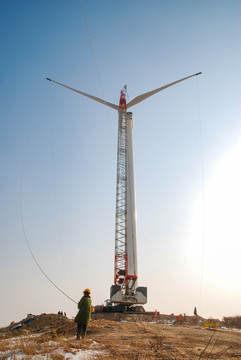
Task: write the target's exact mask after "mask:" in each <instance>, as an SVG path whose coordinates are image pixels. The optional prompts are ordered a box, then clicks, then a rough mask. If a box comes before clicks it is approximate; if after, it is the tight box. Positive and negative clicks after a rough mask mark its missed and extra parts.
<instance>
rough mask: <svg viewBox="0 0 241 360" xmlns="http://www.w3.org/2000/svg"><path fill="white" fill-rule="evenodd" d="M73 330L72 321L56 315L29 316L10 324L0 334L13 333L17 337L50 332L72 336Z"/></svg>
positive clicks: (74, 327)
mask: <svg viewBox="0 0 241 360" xmlns="http://www.w3.org/2000/svg"><path fill="white" fill-rule="evenodd" d="M75 330H76V326H75V323H74V322H73V320H70V319H68V318H67V317H66V316H62V315H56V314H41V315H31V317H27V318H25V319H23V320H21V321H19V322H18V323H11V325H9V326H8V327H7V328H3V329H0V331H1V332H11V333H13V332H14V333H16V334H18V335H22V334H29V333H46V334H47V333H50V332H55V333H56V334H58V335H65V334H74V333H75Z"/></svg>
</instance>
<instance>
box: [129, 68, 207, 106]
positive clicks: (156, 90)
mask: <svg viewBox="0 0 241 360" xmlns="http://www.w3.org/2000/svg"><path fill="white" fill-rule="evenodd" d="M200 74H202V73H201V72H199V73H197V74H193V75H190V76H187V77H185V78H183V79H180V80H177V81H174V82H172V83H170V84H167V85H164V86H162V87H160V88H158V89H155V90H152V91H149V92H147V93H145V94H142V95H139V96H137V97H136V98H134V99H133V100H131V101H130V102H129V103H128V104H127V105H126V108H127V109H129V108H130V107H131V106H134V105H136V104H138V103H139V102H141V101H143V100H145V99H147V98H149V97H150V96H152V95H154V94H156V93H158V92H159V91H162V90H165V89H166V88H168V87H170V86H172V85H175V84H178V83H179V82H181V81H184V80H187V79H190V78H191V77H193V76H196V75H200Z"/></svg>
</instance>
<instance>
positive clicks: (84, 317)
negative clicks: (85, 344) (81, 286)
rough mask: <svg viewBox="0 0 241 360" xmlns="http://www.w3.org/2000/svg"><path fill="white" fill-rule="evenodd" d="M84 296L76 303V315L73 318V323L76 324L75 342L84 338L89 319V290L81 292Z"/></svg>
mask: <svg viewBox="0 0 241 360" xmlns="http://www.w3.org/2000/svg"><path fill="white" fill-rule="evenodd" d="M83 294H84V296H82V298H81V299H80V301H79V303H78V309H79V311H78V314H77V315H76V316H75V319H74V321H75V322H76V323H77V336H76V340H80V336H81V337H82V338H84V337H85V336H86V333H87V325H88V324H89V322H90V317H91V297H90V289H85V290H84V291H83Z"/></svg>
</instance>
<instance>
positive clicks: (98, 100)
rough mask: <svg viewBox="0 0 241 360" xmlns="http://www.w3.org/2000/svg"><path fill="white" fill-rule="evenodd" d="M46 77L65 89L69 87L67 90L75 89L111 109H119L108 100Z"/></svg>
mask: <svg viewBox="0 0 241 360" xmlns="http://www.w3.org/2000/svg"><path fill="white" fill-rule="evenodd" d="M46 79H47V80H49V81H52V82H54V83H55V84H58V85H61V86H63V87H65V88H67V89H69V90H72V91H75V92H77V93H78V94H81V95H84V96H87V97H88V98H90V99H92V100H95V101H97V102H99V103H101V104H103V105H106V106H109V107H110V108H112V109H115V110H118V109H119V106H118V105H115V104H111V103H109V102H107V101H105V100H102V99H99V98H97V97H96V96H93V95H89V94H86V93H84V92H82V91H79V90H76V89H73V88H71V87H69V86H67V85H64V84H61V83H59V82H57V81H54V80H52V79H49V78H46Z"/></svg>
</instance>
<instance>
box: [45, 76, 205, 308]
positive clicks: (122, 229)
mask: <svg viewBox="0 0 241 360" xmlns="http://www.w3.org/2000/svg"><path fill="white" fill-rule="evenodd" d="M200 74H201V72H199V73H197V74H193V75H190V76H187V77H185V78H182V79H180V80H177V81H174V82H172V83H170V84H167V85H164V86H162V87H160V88H158V89H155V90H152V91H149V92H147V93H145V94H142V95H139V96H137V97H136V98H134V99H133V100H131V101H130V102H129V103H128V104H126V86H125V87H124V89H123V90H121V93H120V101H119V106H118V105H115V104H111V103H109V102H107V101H105V100H103V99H100V98H97V97H95V96H92V95H89V94H86V93H84V92H82V91H79V90H76V89H73V88H71V87H69V86H66V85H63V84H61V83H59V82H57V81H54V80H52V79H49V78H47V80H49V81H52V82H54V83H56V84H58V85H61V86H64V87H65V88H67V89H69V90H72V91H75V92H77V93H79V94H81V95H84V96H87V97H88V98H90V99H92V100H95V101H97V102H99V103H101V104H104V105H106V106H109V107H110V108H112V109H115V110H117V111H118V114H119V121H118V147H117V181H116V223H115V269H114V285H112V286H111V290H110V302H111V303H115V304H122V305H127V306H131V305H133V304H145V303H146V302H147V288H146V287H138V286H137V246H136V208H135V181H134V159H133V142H132V128H133V118H132V113H131V112H127V111H126V110H127V109H129V108H130V107H131V106H134V105H136V104H138V103H139V102H141V101H143V100H145V99H147V98H148V97H150V96H152V95H154V94H156V93H158V92H159V91H161V90H164V89H166V88H168V87H170V86H172V85H175V84H178V83H179V82H181V81H184V80H187V79H189V78H191V77H193V76H196V75H200Z"/></svg>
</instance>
